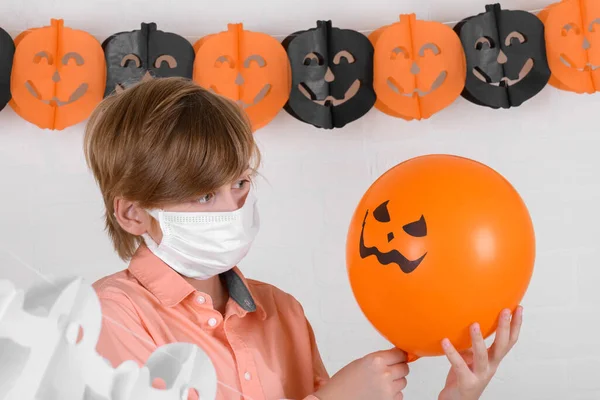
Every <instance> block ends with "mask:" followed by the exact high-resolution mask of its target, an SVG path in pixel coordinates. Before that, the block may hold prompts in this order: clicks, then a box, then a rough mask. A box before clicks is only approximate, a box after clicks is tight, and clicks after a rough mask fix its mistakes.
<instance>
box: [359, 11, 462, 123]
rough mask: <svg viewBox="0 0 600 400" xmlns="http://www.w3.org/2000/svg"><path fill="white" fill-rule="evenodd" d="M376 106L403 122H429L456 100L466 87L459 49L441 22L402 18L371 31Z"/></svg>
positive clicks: (454, 39) (403, 16)
mask: <svg viewBox="0 0 600 400" xmlns="http://www.w3.org/2000/svg"><path fill="white" fill-rule="evenodd" d="M369 39H370V40H371V42H372V43H373V46H374V48H375V56H374V71H375V73H374V81H373V87H374V89H375V93H376V94H377V102H376V103H375V107H376V108H377V109H379V110H380V111H383V112H385V113H386V114H389V115H392V116H396V117H400V118H404V119H407V120H412V119H422V118H429V117H430V116H431V115H433V114H434V113H436V112H438V111H440V110H442V109H443V108H445V107H447V106H448V105H450V104H451V103H452V102H453V101H454V100H456V99H457V98H458V97H459V96H460V93H461V91H462V90H463V88H464V85H465V75H466V65H465V57H464V52H463V48H462V44H461V42H460V39H459V38H458V36H457V35H456V34H455V33H454V31H453V30H452V29H451V28H450V27H448V26H446V25H444V24H441V23H439V22H430V21H421V20H417V19H416V17H415V15H414V14H410V15H401V16H400V22H396V23H394V24H392V25H389V26H384V27H382V28H380V29H378V30H376V31H375V32H373V33H372V34H371V35H370V36H369Z"/></svg>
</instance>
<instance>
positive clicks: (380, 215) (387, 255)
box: [359, 200, 427, 274]
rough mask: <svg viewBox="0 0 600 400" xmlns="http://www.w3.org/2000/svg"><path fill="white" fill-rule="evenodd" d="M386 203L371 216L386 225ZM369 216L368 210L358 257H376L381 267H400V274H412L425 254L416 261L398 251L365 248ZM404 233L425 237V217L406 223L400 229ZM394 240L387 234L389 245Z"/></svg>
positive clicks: (391, 234)
mask: <svg viewBox="0 0 600 400" xmlns="http://www.w3.org/2000/svg"><path fill="white" fill-rule="evenodd" d="M388 203H389V200H388V201H385V202H384V203H382V204H380V205H379V206H378V207H377V208H376V209H375V210H374V211H373V216H374V217H375V219H376V220H377V221H378V222H380V223H387V222H390V221H391V218H390V214H389V211H388V209H387V205H388ZM368 215H369V210H367V211H366V213H365V218H364V220H363V224H362V230H361V233H360V250H359V253H360V256H361V258H367V257H369V256H375V257H377V260H378V261H379V263H380V264H382V265H389V264H392V263H394V264H396V265H398V266H399V267H400V269H401V270H402V272H404V273H405V274H409V273H411V272H413V271H414V270H415V269H417V267H418V266H419V265H420V264H421V262H422V261H423V259H424V258H425V256H426V255H427V253H425V254H423V255H422V256H421V257H419V258H418V259H416V260H409V259H408V258H406V257H405V256H404V255H403V254H402V253H401V252H400V251H399V250H396V249H393V250H390V251H388V252H382V251H380V250H379V248H377V247H376V246H372V247H367V246H366V245H365V238H364V236H365V225H366V223H367V217H368ZM402 229H403V230H404V232H406V233H407V234H408V235H410V236H412V237H425V236H427V223H426V221H425V217H424V216H422V215H421V218H420V219H419V220H418V221H414V222H411V223H408V224H406V225H404V226H403V227H402ZM392 240H394V233H393V232H389V233H388V234H387V242H388V243H390V242H391V241H392Z"/></svg>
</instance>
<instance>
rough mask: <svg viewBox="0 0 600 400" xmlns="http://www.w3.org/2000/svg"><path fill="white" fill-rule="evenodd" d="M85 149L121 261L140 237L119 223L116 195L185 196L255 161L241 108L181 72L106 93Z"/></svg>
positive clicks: (147, 204)
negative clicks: (113, 92)
mask: <svg viewBox="0 0 600 400" xmlns="http://www.w3.org/2000/svg"><path fill="white" fill-rule="evenodd" d="M84 152H85V157H86V161H87V164H88V166H89V167H90V169H91V170H92V171H93V174H94V178H95V179H96V182H97V183H98V186H99V187H100V191H101V192H102V196H103V198H104V204H105V206H106V215H105V219H106V229H107V231H108V234H109V235H110V238H111V239H112V242H113V245H114V248H115V250H116V252H117V253H118V255H119V257H121V258H122V259H123V260H128V259H130V258H131V257H132V256H133V253H134V252H135V250H136V248H137V247H138V246H139V244H140V242H141V238H140V237H138V236H135V235H132V234H130V233H128V232H126V231H125V230H124V229H122V228H121V226H120V225H119V223H118V222H117V220H116V218H115V217H114V200H115V198H117V197H122V198H125V199H127V200H129V201H134V202H137V203H138V204H139V205H140V207H143V208H154V207H160V206H164V205H166V204H174V203H178V202H183V201H188V200H189V199H191V198H193V197H194V196H200V195H203V194H206V193H210V192H211V191H214V190H216V189H217V188H219V187H221V186H223V185H225V184H228V183H231V182H232V181H233V180H235V179H236V178H238V177H239V176H240V175H242V174H243V173H244V171H246V170H247V169H248V168H252V169H256V168H257V167H258V165H259V163H260V152H259V150H258V147H257V145H256V143H255V141H254V138H253V135H252V130H251V128H250V124H249V121H248V119H247V118H246V116H245V114H244V113H243V112H242V111H241V110H240V108H239V107H238V106H237V105H236V104H235V103H233V102H232V101H230V100H227V99H225V98H224V97H221V96H218V95H216V94H213V93H211V92H209V91H207V90H205V89H203V88H201V87H200V86H198V85H197V84H195V83H194V82H192V81H190V80H187V79H184V78H159V79H153V80H150V81H147V82H143V83H139V84H137V85H135V86H133V87H131V88H129V89H127V90H125V91H124V92H122V93H120V94H116V95H112V96H109V97H107V98H106V99H104V100H103V101H102V102H101V103H100V104H99V105H98V107H97V108H96V109H95V110H94V112H93V113H92V115H91V116H90V119H89V121H88V123H87V126H86V129H85V138H84Z"/></svg>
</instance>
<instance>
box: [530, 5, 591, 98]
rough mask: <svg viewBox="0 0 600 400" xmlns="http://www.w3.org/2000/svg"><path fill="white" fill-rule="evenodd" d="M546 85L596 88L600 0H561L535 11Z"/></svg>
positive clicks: (584, 90) (581, 89)
mask: <svg viewBox="0 0 600 400" xmlns="http://www.w3.org/2000/svg"><path fill="white" fill-rule="evenodd" d="M538 16H539V18H540V20H542V22H543V23H544V31H545V36H546V55H547V58H548V65H549V67H550V70H551V71H552V76H551V77H550V81H549V83H550V85H552V86H554V87H556V88H557V89H561V90H567V91H572V92H576V93H594V92H597V91H598V90H600V2H599V1H597V0H563V1H560V2H558V3H554V4H551V5H550V6H548V7H547V8H545V9H544V10H542V11H541V12H540V13H539V15H538Z"/></svg>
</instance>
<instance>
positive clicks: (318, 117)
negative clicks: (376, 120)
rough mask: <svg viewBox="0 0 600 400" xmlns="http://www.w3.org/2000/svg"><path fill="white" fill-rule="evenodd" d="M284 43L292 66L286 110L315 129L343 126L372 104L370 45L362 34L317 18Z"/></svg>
mask: <svg viewBox="0 0 600 400" xmlns="http://www.w3.org/2000/svg"><path fill="white" fill-rule="evenodd" d="M283 46H284V47H285V49H286V51H287V54H288V57H289V59H290V66H291V69H292V88H291V92H290V98H289V100H288V102H287V104H286V105H285V110H286V111H287V112H288V113H289V114H290V115H292V116H294V117H295V118H297V119H299V120H300V121H303V122H306V123H309V124H312V125H314V126H316V127H318V128H325V129H332V128H342V127H343V126H345V125H346V124H348V123H350V122H352V121H355V120H357V119H359V118H360V117H362V116H363V115H365V114H366V113H367V112H368V111H369V110H370V109H371V108H372V107H373V105H374V104H375V98H376V96H375V91H374V90H373V45H372V44H371V42H369V39H368V38H367V37H366V36H365V35H363V34H361V33H359V32H356V31H353V30H349V29H340V28H334V27H332V25H331V21H318V22H317V27H316V28H312V29H309V30H306V31H299V32H295V33H293V34H291V35H289V36H288V37H286V38H285V39H284V40H283Z"/></svg>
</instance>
